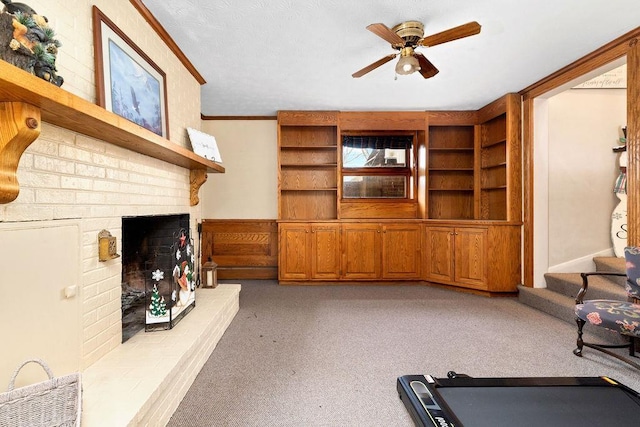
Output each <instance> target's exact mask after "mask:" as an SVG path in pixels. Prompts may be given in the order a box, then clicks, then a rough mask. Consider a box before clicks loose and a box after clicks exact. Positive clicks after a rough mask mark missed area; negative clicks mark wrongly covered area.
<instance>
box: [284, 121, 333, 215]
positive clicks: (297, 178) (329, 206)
mask: <svg viewBox="0 0 640 427" xmlns="http://www.w3.org/2000/svg"><path fill="white" fill-rule="evenodd" d="M278 130H279V138H278V141H279V151H280V152H279V176H278V188H279V192H280V197H279V206H278V210H279V212H278V218H280V219H287V220H293V219H304V220H309V219H313V220H318V219H337V217H338V213H337V205H338V204H337V198H338V176H337V169H338V144H337V141H338V128H337V114H336V113H332V112H280V113H279V114H278Z"/></svg>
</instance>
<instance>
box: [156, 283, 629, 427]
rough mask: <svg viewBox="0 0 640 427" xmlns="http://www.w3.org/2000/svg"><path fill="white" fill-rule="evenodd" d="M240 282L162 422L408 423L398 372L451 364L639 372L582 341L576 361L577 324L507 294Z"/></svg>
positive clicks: (503, 369)
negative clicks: (222, 327)
mask: <svg viewBox="0 0 640 427" xmlns="http://www.w3.org/2000/svg"><path fill="white" fill-rule="evenodd" d="M241 283H242V291H241V292H240V311H239V312H238V314H237V315H236V317H235V319H234V320H233V322H232V323H231V325H230V327H229V328H228V329H227V331H226V332H225V334H224V336H223V337H222V339H221V341H220V343H219V344H218V346H217V347H216V349H215V350H214V352H213V354H212V356H211V358H210V359H209V361H208V362H207V363H206V364H205V365H204V367H203V369H202V371H201V372H200V374H199V375H198V377H197V378H196V380H195V382H194V384H193V385H192V386H191V388H190V389H189V391H188V393H187V395H186V396H185V398H184V400H183V401H182V403H181V404H180V406H179V407H178V409H177V410H176V412H175V413H174V415H173V417H172V418H171V420H170V422H169V424H168V425H169V426H243V427H244V426H365V425H366V426H385V427H387V426H412V425H413V422H412V421H411V418H410V417H409V414H408V412H407V411H406V409H405V408H404V405H403V404H402V402H401V401H400V399H399V398H398V394H397V391H396V379H397V377H399V376H402V375H408V374H430V375H432V376H434V377H445V376H446V374H447V372H448V371H450V370H454V371H456V372H458V373H465V374H468V375H471V376H473V377H514V376H515V377H518V376H601V375H606V376H609V377H611V378H614V379H616V380H618V381H620V382H622V383H624V384H626V385H628V386H629V387H631V388H633V389H635V390H640V375H638V372H637V371H634V370H633V369H632V368H631V367H627V366H626V365H625V364H623V363H621V362H619V361H617V360H615V359H612V358H608V357H606V356H604V355H602V354H600V353H599V352H596V351H594V350H591V349H588V348H585V350H584V354H585V356H584V357H583V358H578V357H576V356H574V355H573V354H572V350H573V349H574V347H575V340H576V332H575V329H576V328H575V327H574V326H572V325H570V324H567V323H566V322H563V321H561V320H558V319H556V318H553V317H551V316H549V315H547V314H544V313H541V312H539V311H537V310H535V309H532V308H530V307H527V306H525V305H523V304H520V303H518V301H517V300H516V299H514V298H485V297H480V296H475V295H470V294H464V293H459V292H454V291H450V290H446V289H440V288H432V287H426V286H406V285H396V286H365V285H358V286H279V285H277V284H276V282H275V281H242V282H241ZM196 309H197V308H196ZM586 338H589V335H587V336H586Z"/></svg>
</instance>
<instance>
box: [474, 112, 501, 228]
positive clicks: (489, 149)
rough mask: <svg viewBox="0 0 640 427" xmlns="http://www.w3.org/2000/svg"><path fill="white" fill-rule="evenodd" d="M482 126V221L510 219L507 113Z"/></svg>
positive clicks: (480, 171)
mask: <svg viewBox="0 0 640 427" xmlns="http://www.w3.org/2000/svg"><path fill="white" fill-rule="evenodd" d="M479 127H480V170H479V173H480V219H507V135H506V113H504V114H500V115H499V116H497V117H495V118H493V119H491V120H489V121H488V122H486V123H483V124H481V125H480V126H479Z"/></svg>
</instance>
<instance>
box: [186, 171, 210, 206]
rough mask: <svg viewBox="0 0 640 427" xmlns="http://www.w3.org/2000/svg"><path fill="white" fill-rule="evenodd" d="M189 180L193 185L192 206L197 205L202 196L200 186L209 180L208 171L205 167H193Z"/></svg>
mask: <svg viewBox="0 0 640 427" xmlns="http://www.w3.org/2000/svg"><path fill="white" fill-rule="evenodd" d="M189 181H190V186H191V206H196V205H197V204H198V203H200V197H199V196H198V192H199V191H200V187H202V184H204V183H205V182H206V181H207V171H206V170H204V169H191V172H190V173H189Z"/></svg>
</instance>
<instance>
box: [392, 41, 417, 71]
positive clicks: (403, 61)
mask: <svg viewBox="0 0 640 427" xmlns="http://www.w3.org/2000/svg"><path fill="white" fill-rule="evenodd" d="M419 69H420V63H419V62H418V59H417V58H416V57H415V56H413V48H411V47H405V48H403V49H402V50H401V51H400V60H399V61H398V63H397V64H396V73H397V74H400V75H401V76H406V75H408V74H413V73H415V72H416V71H418V70H419Z"/></svg>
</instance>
